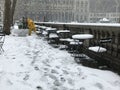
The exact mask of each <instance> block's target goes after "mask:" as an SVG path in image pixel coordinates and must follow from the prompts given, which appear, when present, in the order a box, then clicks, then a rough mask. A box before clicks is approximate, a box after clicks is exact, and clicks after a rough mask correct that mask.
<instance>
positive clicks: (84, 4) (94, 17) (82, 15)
mask: <svg viewBox="0 0 120 90" xmlns="http://www.w3.org/2000/svg"><path fill="white" fill-rule="evenodd" d="M118 1H119V0H18V2H17V8H16V14H15V19H20V18H22V17H29V18H32V19H33V20H35V21H46V22H94V23H96V22H99V20H100V19H102V18H107V19H108V20H110V21H111V22H113V23H116V22H119V21H120V13H119V12H120V10H119V9H120V6H119V3H118Z"/></svg>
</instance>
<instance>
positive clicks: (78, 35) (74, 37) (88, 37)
mask: <svg viewBox="0 0 120 90" xmlns="http://www.w3.org/2000/svg"><path fill="white" fill-rule="evenodd" d="M72 38H73V39H90V38H93V35H91V34H76V35H73V36H72Z"/></svg>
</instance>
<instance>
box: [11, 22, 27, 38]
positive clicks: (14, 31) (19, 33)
mask: <svg viewBox="0 0 120 90" xmlns="http://www.w3.org/2000/svg"><path fill="white" fill-rule="evenodd" d="M11 33H12V35H14V36H26V35H28V29H19V28H18V25H16V24H15V25H14V26H13V29H12V31H11Z"/></svg>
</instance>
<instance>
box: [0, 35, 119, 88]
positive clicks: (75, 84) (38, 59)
mask: <svg viewBox="0 0 120 90" xmlns="http://www.w3.org/2000/svg"><path fill="white" fill-rule="evenodd" d="M4 50H5V52H4V53H2V55H0V90H120V77H119V76H118V75H116V74H115V73H113V72H110V71H101V70H97V69H92V68H87V67H84V66H81V65H78V64H76V63H75V62H74V59H73V57H71V55H70V54H69V53H67V52H66V51H60V50H59V49H57V48H53V47H51V46H50V45H49V44H47V42H46V41H44V40H43V39H41V38H39V37H37V36H35V35H33V36H27V37H14V36H6V40H5V44H4Z"/></svg>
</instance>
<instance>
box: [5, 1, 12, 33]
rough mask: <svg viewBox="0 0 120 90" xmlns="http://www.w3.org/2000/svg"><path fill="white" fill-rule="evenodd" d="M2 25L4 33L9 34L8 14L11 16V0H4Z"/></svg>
mask: <svg viewBox="0 0 120 90" xmlns="http://www.w3.org/2000/svg"><path fill="white" fill-rule="evenodd" d="M4 8H5V9H4V27H3V31H4V33H5V34H7V35H9V34H10V26H11V25H10V16H11V14H10V13H11V0H5V4H4Z"/></svg>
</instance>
